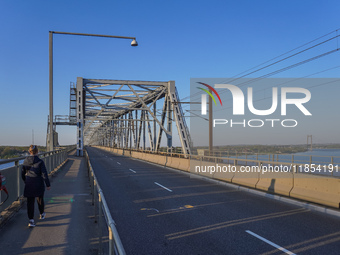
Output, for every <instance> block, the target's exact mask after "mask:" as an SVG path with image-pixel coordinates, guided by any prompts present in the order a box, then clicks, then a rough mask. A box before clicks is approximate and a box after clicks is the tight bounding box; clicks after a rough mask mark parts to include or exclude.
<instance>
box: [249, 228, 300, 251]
mask: <svg viewBox="0 0 340 255" xmlns="http://www.w3.org/2000/svg"><path fill="white" fill-rule="evenodd" d="M246 232H247V233H248V234H250V235H252V236H254V237H256V238H258V239H260V240H262V241H263V242H265V243H267V244H270V245H271V246H273V247H275V248H276V249H279V250H280V251H283V252H284V253H286V254H289V255H296V254H295V253H293V252H291V251H288V250H286V249H285V248H283V247H281V246H279V245H277V244H275V243H273V242H271V241H269V240H267V239H266V238H263V237H262V236H259V235H257V234H255V233H254V232H251V231H250V230H246Z"/></svg>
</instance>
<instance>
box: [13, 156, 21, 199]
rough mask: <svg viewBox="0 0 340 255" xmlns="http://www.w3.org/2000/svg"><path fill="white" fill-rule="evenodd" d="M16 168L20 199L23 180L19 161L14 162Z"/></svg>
mask: <svg viewBox="0 0 340 255" xmlns="http://www.w3.org/2000/svg"><path fill="white" fill-rule="evenodd" d="M14 164H15V166H16V167H17V197H20V195H21V194H20V180H21V173H20V165H19V160H16V161H15V162H14Z"/></svg>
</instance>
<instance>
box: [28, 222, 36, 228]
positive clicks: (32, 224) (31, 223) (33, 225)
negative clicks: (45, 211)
mask: <svg viewBox="0 0 340 255" xmlns="http://www.w3.org/2000/svg"><path fill="white" fill-rule="evenodd" d="M28 227H30V228H34V227H35V223H34V220H30V221H29V222H28Z"/></svg>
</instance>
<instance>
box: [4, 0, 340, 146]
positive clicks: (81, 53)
mask: <svg viewBox="0 0 340 255" xmlns="http://www.w3.org/2000/svg"><path fill="white" fill-rule="evenodd" d="M339 7H340V3H339V1H336V0H332V1H322V2H321V1H307V0H300V1H296V0H276V1H272V0H258V1H250V0H247V1H245V0H238V1H236V0H234V1H183V0H182V1H177V0H175V1H134V0H131V1H86V0H82V1H69V0H68V1H63V0H59V1H42V0H41V1H34V0H31V1H26V0H22V1H16V0H11V1H8V0H7V1H5V0H0V24H1V25H0V36H1V37H0V38H1V40H0V117H1V125H0V145H29V144H30V143H31V141H32V130H34V133H35V143H36V144H40V145H45V138H46V129H47V115H48V31H50V30H52V31H65V32H79V33H96V34H111V35H122V36H135V37H137V41H138V43H139V46H138V47H130V46H129V45H130V41H126V40H118V39H106V38H87V37H80V36H66V35H55V36H54V93H55V94H54V113H55V114H58V115H64V114H65V115H67V114H68V112H69V86H70V82H75V81H76V77H85V78H108V79H128V80H150V81H153V80H155V81H168V80H175V81H176V85H177V88H178V90H179V94H180V97H186V96H189V93H190V78H192V77H207V78H210V77H232V76H234V75H236V74H238V73H240V72H242V71H245V70H247V69H249V68H251V67H253V66H255V65H257V64H259V63H262V62H264V61H266V60H268V59H271V58H273V57H275V56H277V55H279V54H281V53H283V52H286V51H288V50H290V49H292V48H295V47H297V46H299V45H301V44H303V43H305V42H308V41H310V40H312V39H314V38H316V37H318V36H321V35H324V34H326V33H328V32H331V31H333V30H335V29H338V28H340V22H339V9H340V8H339ZM330 61H331V62H334V63H336V62H338V63H339V57H337V58H331V59H330ZM334 65H335V64H334ZM338 74H339V70H338V72H334V73H331V74H328V75H330V77H339V75H338ZM295 75H297V74H295ZM58 132H59V136H60V143H61V144H71V143H75V130H74V128H73V127H61V128H59V127H58Z"/></svg>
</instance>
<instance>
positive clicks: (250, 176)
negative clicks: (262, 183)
mask: <svg viewBox="0 0 340 255" xmlns="http://www.w3.org/2000/svg"><path fill="white" fill-rule="evenodd" d="M235 167H236V169H235V170H236V171H235V174H234V176H233V178H232V180H231V182H232V183H236V184H240V185H244V186H247V187H250V188H254V189H255V188H256V184H257V183H258V181H259V178H260V177H259V173H256V172H253V173H247V172H241V166H235Z"/></svg>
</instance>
